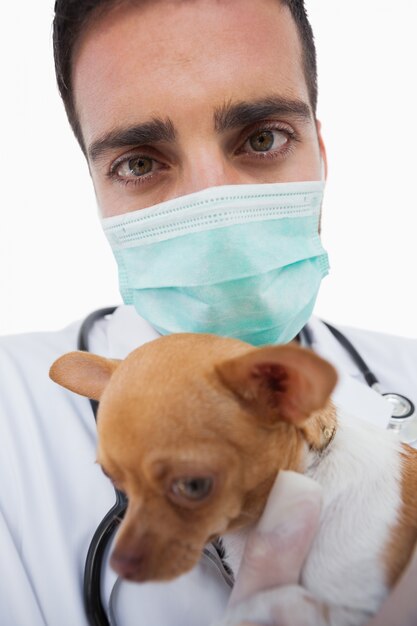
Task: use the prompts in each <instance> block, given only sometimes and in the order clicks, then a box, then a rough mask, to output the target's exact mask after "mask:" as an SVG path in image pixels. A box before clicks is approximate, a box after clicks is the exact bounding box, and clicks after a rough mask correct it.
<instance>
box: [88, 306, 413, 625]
mask: <svg viewBox="0 0 417 626" xmlns="http://www.w3.org/2000/svg"><path fill="white" fill-rule="evenodd" d="M116 308H117V307H115V306H114V307H107V308H105V309H99V310H97V311H93V313H91V314H90V315H89V316H88V317H86V319H85V320H84V321H83V323H82V324H81V328H80V331H79V333H78V339H77V349H78V350H82V351H86V352H88V351H89V349H88V348H89V346H88V337H89V333H90V330H91V328H92V327H93V326H94V324H95V323H96V322H97V321H98V320H100V319H102V318H103V317H105V316H106V315H111V314H112V313H114V311H115V310H116ZM323 323H324V324H325V325H326V326H327V328H328V329H329V331H330V332H331V333H332V335H333V336H334V337H335V339H336V340H337V341H338V342H339V343H340V344H341V345H342V346H343V348H344V349H345V350H346V352H347V353H348V354H349V355H350V357H351V358H352V360H353V361H354V363H355V364H356V366H357V367H358V369H359V371H360V372H361V374H362V375H363V377H364V379H365V380H366V382H367V384H368V385H369V387H371V388H374V387H375V386H376V385H378V384H379V381H378V379H377V377H376V376H375V374H374V373H373V372H372V371H371V370H370V369H369V367H368V365H367V364H366V362H365V361H364V360H363V358H362V357H361V355H360V354H359V353H358V351H357V350H356V348H355V347H354V346H353V345H352V343H351V342H350V341H349V340H348V339H347V337H346V336H345V335H344V334H343V333H341V332H340V330H338V329H337V328H335V327H334V326H331V325H330V324H328V323H327V322H323ZM300 335H302V336H303V337H304V339H305V342H306V344H307V345H308V346H309V347H310V348H311V347H312V345H313V336H312V334H311V330H310V329H309V327H308V325H306V326H304V328H303V329H302V331H301V333H300ZM382 395H387V396H395V397H397V398H399V399H402V400H404V401H406V402H407V403H408V404H409V406H410V409H409V412H408V413H407V414H406V415H403V416H402V418H403V419H404V418H406V417H409V416H410V415H412V414H413V413H414V411H415V409H414V405H413V403H412V402H411V400H409V399H408V398H405V397H404V396H402V395H400V394H382ZM90 404H91V409H92V411H93V415H94V419H95V420H96V419H97V409H98V402H96V401H95V400H90ZM115 494H116V502H115V504H114V505H113V506H112V508H111V509H110V510H109V511H108V513H107V514H106V515H105V517H104V518H103V520H102V521H101V522H100V524H99V525H98V527H97V529H96V531H95V533H94V535H93V538H92V540H91V543H90V546H89V548H88V552H87V557H86V561H85V567H84V583H83V594H84V606H85V612H86V616H87V620H88V623H89V624H90V626H110V622H109V620H108V617H107V615H106V612H105V610H104V607H103V603H102V601H101V571H102V567H103V559H104V555H105V552H106V548H107V546H108V544H109V541H110V539H111V537H112V535H113V533H114V531H115V529H116V528H117V526H118V525H119V524H120V522H121V521H122V519H123V516H124V514H125V512H126V508H127V498H126V496H125V495H124V494H123V493H122V492H121V491H118V490H117V489H115Z"/></svg>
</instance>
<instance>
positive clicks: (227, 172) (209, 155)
mask: <svg viewBox="0 0 417 626" xmlns="http://www.w3.org/2000/svg"><path fill="white" fill-rule="evenodd" d="M241 182H245V181H244V180H241V175H240V174H239V172H238V170H237V169H236V168H235V167H234V166H233V160H232V159H230V158H229V157H228V155H227V154H226V153H225V152H224V151H223V150H222V147H221V145H220V142H216V141H215V140H214V139H211V140H207V141H200V142H199V144H198V146H197V147H196V146H195V145H194V146H192V147H190V149H189V150H187V152H186V156H185V158H184V161H183V166H182V176H181V178H180V183H179V184H180V185H181V189H180V190H179V194H178V195H185V194H188V193H193V192H195V191H199V190H201V189H206V188H207V187H217V186H220V185H235V184H238V183H241Z"/></svg>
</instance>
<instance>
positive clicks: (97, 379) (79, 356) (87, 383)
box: [49, 352, 121, 400]
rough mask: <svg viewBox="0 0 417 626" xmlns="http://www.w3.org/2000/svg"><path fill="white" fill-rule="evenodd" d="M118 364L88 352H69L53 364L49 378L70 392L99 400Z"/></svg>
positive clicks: (116, 361)
mask: <svg viewBox="0 0 417 626" xmlns="http://www.w3.org/2000/svg"><path fill="white" fill-rule="evenodd" d="M120 362H121V361H118V360H115V359H106V358H104V357H102V356H98V355H96V354H90V353H89V352H69V353H68V354H64V356H61V357H60V358H59V359H57V360H56V361H55V362H54V363H53V365H52V367H51V369H50V370H49V376H50V378H52V380H53V381H54V382H56V383H58V385H62V387H66V389H70V391H75V393H79V394H80V395H81V396H86V397H87V398H91V399H92V400H99V399H100V397H101V394H102V393H103V391H104V389H105V387H106V385H107V383H108V382H109V380H110V377H111V375H112V374H113V372H114V371H115V370H116V368H117V367H118V365H119V363H120Z"/></svg>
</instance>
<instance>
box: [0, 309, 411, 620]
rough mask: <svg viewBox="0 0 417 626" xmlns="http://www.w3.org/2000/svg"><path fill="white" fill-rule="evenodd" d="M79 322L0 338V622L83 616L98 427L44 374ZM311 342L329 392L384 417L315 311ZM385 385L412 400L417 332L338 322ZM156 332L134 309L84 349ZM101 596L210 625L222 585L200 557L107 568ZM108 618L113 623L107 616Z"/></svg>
mask: <svg viewBox="0 0 417 626" xmlns="http://www.w3.org/2000/svg"><path fill="white" fill-rule="evenodd" d="M79 326H80V324H79V323H76V324H73V325H71V326H69V327H68V328H66V329H64V330H62V331H60V332H54V333H33V334H27V335H19V336H11V337H5V338H3V339H2V340H1V341H0V381H1V389H0V446H1V451H0V477H1V489H0V527H1V528H0V559H1V574H2V575H1V577H0V624H1V626H44V625H45V624H47V625H48V626H84V625H86V624H87V622H86V618H85V615H84V610H83V601H82V577H83V568H84V561H85V556H86V552H87V549H88V546H89V543H90V540H91V537H92V535H93V533H94V530H95V529H96V527H97V525H98V524H99V522H100V521H101V519H102V518H103V516H104V515H105V513H106V512H107V511H108V510H109V508H110V507H111V506H112V505H113V503H114V492H113V489H112V487H111V485H110V483H109V481H108V480H107V479H106V478H105V476H104V475H103V474H102V472H101V470H100V468H99V467H98V465H97V464H95V462H94V461H95V444H96V430H95V423H94V420H93V416H92V412H91V408H90V405H89V402H88V400H87V399H85V398H82V397H80V396H77V395H75V394H73V393H71V392H69V391H66V390H64V389H62V388H61V387H59V386H57V385H55V384H54V383H53V382H51V381H50V379H49V377H48V370H49V367H50V365H51V364H52V362H53V361H54V360H55V359H56V358H57V357H58V356H60V355H62V354H64V353H65V352H69V351H71V350H74V349H76V338H77V333H78V330H79ZM310 327H311V329H312V331H313V333H314V338H315V340H314V346H313V347H314V349H315V350H316V351H317V352H318V353H320V354H321V355H322V356H324V357H326V358H328V359H329V360H330V361H331V362H333V363H334V365H335V366H336V367H337V368H338V370H339V374H340V377H341V378H340V383H339V385H338V387H337V389H336V392H335V396H334V398H335V401H336V402H337V403H338V404H339V405H340V406H343V408H344V409H345V410H346V412H348V413H352V414H353V415H356V416H357V417H359V418H362V419H365V420H369V421H372V422H373V423H377V424H379V425H380V426H381V427H385V426H386V424H387V422H388V419H389V414H390V410H389V406H388V403H387V402H386V401H385V400H383V399H382V398H381V397H380V396H379V395H378V394H377V393H376V392H374V391H372V390H371V389H369V387H367V385H365V384H363V379H362V376H361V374H360V373H359V372H358V370H357V368H356V366H355V365H354V364H353V363H352V360H351V359H350V357H349V355H348V354H347V353H346V352H345V350H344V349H343V348H342V347H341V346H340V345H339V344H338V343H337V341H336V340H335V339H334V338H333V337H332V336H331V334H330V332H329V331H328V329H327V328H326V327H325V326H324V325H323V324H322V323H321V322H320V321H319V320H317V319H314V318H313V319H312V320H311V323H310ZM342 330H343V332H345V333H346V335H347V336H348V337H349V338H350V339H351V341H352V343H353V344H354V345H355V347H356V348H357V349H358V351H359V352H360V353H361V355H362V356H363V357H364V358H365V360H366V361H367V362H368V363H369V365H370V367H371V368H372V369H373V370H374V372H375V374H376V375H377V377H379V379H380V381H381V384H382V385H383V387H385V388H386V390H387V391H395V392H397V393H401V394H404V395H406V396H408V397H409V398H410V399H411V400H412V401H414V403H417V340H406V339H402V338H398V337H391V336H387V335H381V334H378V333H371V332H364V331H360V330H352V329H350V330H349V329H342ZM155 337H157V333H156V331H155V330H154V329H152V328H151V327H150V326H149V324H148V323H147V322H145V321H144V320H142V319H141V318H140V317H139V316H138V315H137V314H136V312H135V311H134V309H133V308H132V307H126V306H122V307H119V308H118V309H117V310H116V312H115V313H114V314H113V315H112V316H110V317H108V318H107V319H103V320H101V321H99V322H98V323H96V325H95V326H94V328H93V330H92V332H91V334H90V338H89V341H90V350H91V351H92V352H96V353H98V354H102V355H105V356H111V357H114V358H123V357H124V356H126V355H127V354H128V353H129V352H130V351H131V350H132V349H134V348H135V347H137V346H139V345H141V344H143V343H145V342H147V341H149V340H151V339H154V338H155ZM102 587H103V589H102V596H103V600H104V603H105V605H106V606H107V607H109V605H110V614H111V619H112V623H117V624H118V626H133V624H135V626H142V625H143V626H188V625H190V626H209V624H210V623H211V622H212V621H214V620H215V619H217V618H218V617H219V616H220V615H221V614H222V612H223V610H224V607H225V604H226V602H227V598H228V595H229V593H230V587H229V586H228V585H227V583H226V582H225V580H224V578H223V576H222V575H221V574H220V572H219V570H218V569H217V567H216V565H215V564H213V562H212V561H211V560H210V559H209V558H207V557H205V558H202V560H201V562H200V563H199V564H198V566H197V567H196V568H195V569H194V570H193V571H192V572H190V573H188V574H186V575H184V576H182V577H180V578H179V579H177V580H175V581H173V582H172V583H167V584H165V583H156V584H151V583H148V584H143V585H138V584H129V583H126V582H123V583H120V581H117V579H116V575H115V574H114V573H113V572H112V571H111V570H110V569H109V568H108V567H106V569H105V572H104V575H103V585H102ZM113 620H114V621H113Z"/></svg>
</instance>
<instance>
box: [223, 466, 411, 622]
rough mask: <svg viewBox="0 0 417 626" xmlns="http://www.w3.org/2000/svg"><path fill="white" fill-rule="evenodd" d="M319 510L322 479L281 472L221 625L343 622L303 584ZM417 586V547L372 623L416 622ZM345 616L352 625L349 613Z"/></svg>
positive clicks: (250, 541)
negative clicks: (302, 578) (314, 479)
mask: <svg viewBox="0 0 417 626" xmlns="http://www.w3.org/2000/svg"><path fill="white" fill-rule="evenodd" d="M320 510H321V488H320V486H319V485H318V484H317V483H315V482H314V481H312V480H311V479H309V478H307V477H305V476H303V475H301V474H295V473H293V472H280V473H279V475H278V477H277V480H276V481H275V485H274V487H273V489H272V491H271V493H270V496H269V498H268V502H267V506H266V508H265V511H264V513H263V515H262V517H261V519H260V521H259V523H258V526H257V527H256V529H254V531H253V533H252V534H251V535H250V537H249V539H248V542H247V545H246V549H245V553H244V555H243V559H242V565H241V567H240V570H239V574H238V577H237V580H236V584H235V587H234V589H233V592H232V594H231V596H230V600H229V606H228V610H227V612H226V615H225V617H224V619H223V620H222V621H221V622H220V623H218V624H217V625H216V626H325V625H326V624H329V625H331V623H332V615H333V617H335V618H336V621H337V622H338V623H340V618H341V617H342V613H344V611H343V609H342V610H341V609H338V608H337V607H327V606H326V605H324V604H323V603H322V602H320V601H319V600H317V599H315V598H314V597H313V596H312V595H311V594H310V592H308V591H307V590H306V589H303V587H301V586H300V585H299V579H300V573H301V569H302V566H303V563H304V561H305V559H306V557H307V554H308V552H309V550H310V547H311V544H312V541H313V539H314V536H315V534H316V532H317V528H318V523H319V517H320ZM416 588H417V549H416V551H415V554H414V557H413V559H412V561H411V562H410V564H409V566H408V568H407V570H406V571H405V572H404V574H403V576H402V577H401V580H400V581H399V583H398V585H397V586H396V588H395V589H394V591H393V592H392V593H391V595H390V596H389V597H388V598H387V600H386V601H385V602H384V604H383V606H382V608H381V610H380V612H379V613H378V615H377V616H375V617H374V618H372V619H371V620H370V621H369V622H368V624H367V626H392V625H393V624H395V625H396V626H416V624H417V601H416V599H415V589H416ZM336 615H337V617H336ZM345 615H346V618H347V622H346V623H349V612H348V611H346V614H345ZM351 617H352V615H351ZM342 621H343V620H342Z"/></svg>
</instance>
